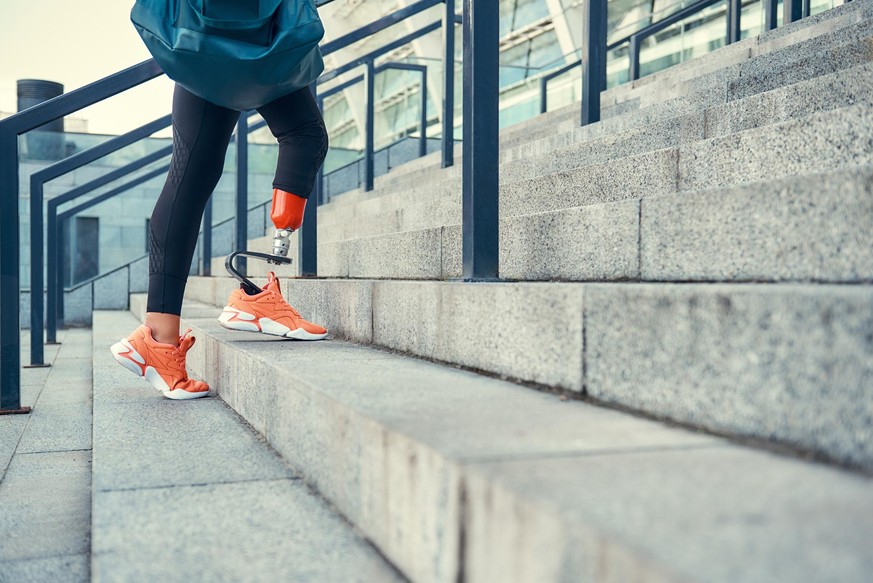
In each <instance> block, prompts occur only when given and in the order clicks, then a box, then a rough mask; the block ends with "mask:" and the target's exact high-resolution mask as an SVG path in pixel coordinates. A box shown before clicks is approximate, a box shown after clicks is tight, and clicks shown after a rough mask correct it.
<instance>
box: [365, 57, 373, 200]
mask: <svg viewBox="0 0 873 583" xmlns="http://www.w3.org/2000/svg"><path fill="white" fill-rule="evenodd" d="M365 76H366V80H365V81H364V82H365V83H366V88H367V89H366V91H367V96H366V99H365V101H366V104H367V112H366V123H365V129H364V132H365V136H364V190H365V191H366V192H370V191H371V190H373V186H374V182H375V178H374V174H375V171H376V162H375V154H374V150H375V149H376V136H375V134H376V69H375V66H374V64H373V60H372V59H370V60H369V61H367V72H366V74H365Z"/></svg>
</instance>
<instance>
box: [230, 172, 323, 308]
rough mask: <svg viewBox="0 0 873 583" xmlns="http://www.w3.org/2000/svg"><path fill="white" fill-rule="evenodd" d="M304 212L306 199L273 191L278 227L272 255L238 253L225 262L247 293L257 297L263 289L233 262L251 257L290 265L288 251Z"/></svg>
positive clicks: (273, 210)
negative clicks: (292, 235) (292, 236)
mask: <svg viewBox="0 0 873 583" xmlns="http://www.w3.org/2000/svg"><path fill="white" fill-rule="evenodd" d="M304 210H306V199H305V198H302V197H300V196H296V195H294V194H291V193H290V192H285V191H284V190H280V189H278V188H275V189H273V207H272V210H271V212H270V219H271V220H272V221H273V225H275V227H276V234H275V235H274V236H273V252H272V254H270V253H257V252H254V251H236V252H234V253H231V254H230V255H229V256H228V258H227V260H226V261H225V262H224V267H225V269H227V271H228V273H230V274H231V275H232V276H233V277H235V278H236V279H237V280H239V282H240V283H241V284H242V286H243V290H245V292H246V293H248V294H249V295H255V294H258V293H260V291H261V288H260V287H258V286H257V285H255V284H254V283H252V281H251V280H249V279H248V278H247V277H246V276H245V275H244V274H242V273H240V272H239V271H237V270H236V268H235V267H234V266H233V260H234V259H235V258H237V257H249V258H252V259H260V260H263V261H266V262H267V263H269V264H271V265H290V264H291V259H289V258H288V249H289V247H290V240H291V234H292V233H293V232H294V231H296V230H297V229H299V228H300V226H301V225H302V224H303V211H304Z"/></svg>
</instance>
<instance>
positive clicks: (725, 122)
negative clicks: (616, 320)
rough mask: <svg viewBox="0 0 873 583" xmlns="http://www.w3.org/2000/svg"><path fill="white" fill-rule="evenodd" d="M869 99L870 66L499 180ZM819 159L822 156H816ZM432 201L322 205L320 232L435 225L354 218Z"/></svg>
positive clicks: (541, 161)
mask: <svg viewBox="0 0 873 583" xmlns="http://www.w3.org/2000/svg"><path fill="white" fill-rule="evenodd" d="M871 95H873V65H869V64H868V65H863V66H861V67H859V68H857V69H855V70H853V72H852V74H851V75H848V76H846V75H839V74H833V75H829V76H826V77H823V78H820V79H815V80H813V81H809V82H805V83H801V84H798V85H795V86H791V87H787V88H784V89H782V90H779V91H775V92H771V93H767V94H763V95H759V96H754V97H750V98H746V99H744V100H742V101H739V102H732V103H729V104H726V105H723V106H721V107H718V108H715V109H711V110H709V111H707V112H706V114H705V115H704V114H698V115H689V116H682V117H678V118H672V119H668V120H665V121H661V122H654V123H653V124H651V125H648V126H646V127H644V128H640V129H637V130H631V131H629V132H627V133H624V134H621V135H617V136H613V137H609V138H605V139H601V140H598V141H597V142H595V143H593V144H587V145H585V146H584V147H580V146H570V147H569V148H564V149H560V150H557V151H554V152H550V153H549V154H548V155H546V156H541V157H539V158H531V159H522V160H518V161H517V162H515V163H513V164H507V165H505V166H504V168H503V169H502V175H501V180H502V181H503V182H504V183H508V182H513V181H518V180H520V179H522V178H523V177H524V176H525V175H532V174H535V175H544V174H548V173H550V172H559V171H566V170H569V169H572V168H577V167H581V166H585V165H588V164H593V163H597V162H604V161H608V160H609V159H615V158H618V157H621V156H626V155H632V154H636V153H641V152H645V151H650V150H652V149H656V148H659V147H660V148H665V147H671V146H674V145H680V144H688V143H689V142H694V141H699V140H700V139H702V138H703V137H706V138H713V137H723V136H727V135H731V134H734V133H738V132H741V131H745V130H748V129H754V128H759V127H762V126H766V125H771V124H775V123H779V122H783V121H788V120H799V119H801V118H803V117H805V116H807V115H811V114H814V113H820V112H825V111H830V110H835V109H838V108H840V107H848V106H851V105H856V104H861V103H865V104H867V106H868V107H869V106H870V104H871V103H873V98H871ZM701 126H703V127H701ZM801 139H802V138H801ZM689 145H690V144H689ZM820 157H825V156H822V155H820ZM448 184H452V183H448ZM446 190H448V191H449V193H450V194H451V189H450V188H448V187H446V188H441V189H440V193H443V192H445V191H446ZM437 196H438V195H437ZM433 200H434V194H433V193H425V192H424V191H421V190H419V191H416V192H405V193H397V194H394V195H385V196H383V197H380V198H378V199H373V200H371V201H369V202H368V203H361V204H359V205H356V206H346V207H340V208H339V209H336V208H331V207H330V206H327V207H323V209H322V211H321V217H322V219H321V220H322V221H323V224H324V225H325V227H326V228H325V231H328V230H329V229H330V227H331V226H333V225H336V224H343V223H347V222H350V221H352V220H354V221H355V225H359V226H361V230H359V231H355V227H351V228H349V229H348V231H347V232H346V231H344V232H343V234H341V235H334V234H331V235H328V236H329V237H331V238H332V239H333V240H337V239H343V238H351V237H352V236H362V235H364V234H371V235H375V234H382V233H385V232H391V230H413V229H417V228H424V227H430V226H437V224H438V223H435V222H430V223H425V224H419V223H410V222H407V223H402V224H399V225H398V226H397V228H396V229H394V228H393V227H391V226H389V225H386V227H381V226H380V224H379V223H378V221H377V222H376V224H375V225H372V226H371V225H370V221H369V220H368V221H367V222H364V221H361V220H360V219H359V218H358V217H361V216H368V215H370V214H372V213H373V212H380V211H382V210H390V209H394V208H398V209H399V208H401V207H403V206H409V205H415V204H418V203H419V201H422V202H426V203H430V201H433ZM377 201H378V202H377ZM441 217H442V215H439V214H438V215H435V219H436V220H442V218H441ZM443 224H446V223H443ZM363 225H366V226H363ZM383 229H385V230H383Z"/></svg>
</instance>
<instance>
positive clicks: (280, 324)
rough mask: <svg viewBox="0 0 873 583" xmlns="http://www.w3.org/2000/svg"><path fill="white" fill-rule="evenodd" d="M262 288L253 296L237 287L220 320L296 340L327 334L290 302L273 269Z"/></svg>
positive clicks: (226, 324)
mask: <svg viewBox="0 0 873 583" xmlns="http://www.w3.org/2000/svg"><path fill="white" fill-rule="evenodd" d="M262 289H263V291H262V292H261V293H259V294H257V295H253V296H250V295H248V294H247V293H246V292H244V291H243V290H241V289H237V290H234V291H233V293H231V294H230V299H228V300H227V306H226V307H225V308H224V311H222V312H221V316H220V317H219V318H218V321H219V323H220V324H221V325H222V326H224V327H225V328H227V329H228V330H242V331H245V332H263V333H264V334H271V335H273V336H282V337H284V338H294V339H297V340H321V339H323V338H324V337H325V336H327V330H325V329H324V328H322V327H321V326H319V325H317V324H313V323H311V322H307V321H306V320H304V319H303V317H302V316H301V315H300V313H299V312H298V311H297V310H295V309H294V308H292V307H291V306H289V305H288V303H287V302H286V301H285V299H284V298H283V297H282V290H281V288H280V287H279V280H278V279H276V274H275V273H273V272H272V271H271V272H270V273H269V275H268V281H267V285H265V286H264V287H263V288H262Z"/></svg>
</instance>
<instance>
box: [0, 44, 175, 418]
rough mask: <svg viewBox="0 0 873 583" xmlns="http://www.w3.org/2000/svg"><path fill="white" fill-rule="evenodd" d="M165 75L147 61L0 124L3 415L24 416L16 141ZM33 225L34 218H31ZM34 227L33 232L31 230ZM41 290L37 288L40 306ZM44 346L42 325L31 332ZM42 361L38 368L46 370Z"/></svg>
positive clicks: (0, 370)
mask: <svg viewBox="0 0 873 583" xmlns="http://www.w3.org/2000/svg"><path fill="white" fill-rule="evenodd" d="M162 74H163V71H161V69H160V67H158V65H157V63H155V62H154V61H146V62H144V63H140V64H139V65H135V66H133V67H131V68H129V69H125V70H124V71H121V72H119V73H116V74H114V75H111V76H110V77H107V78H105V79H101V80H100V81H97V82H95V83H92V84H90V85H86V86H85V87H82V88H81V89H77V90H75V91H71V92H70V93H67V94H66V95H62V96H60V97H56V98H54V99H51V100H49V101H46V102H45V103H41V104H39V105H36V106H34V107H31V108H29V109H27V110H25V111H22V112H20V113H18V114H15V115H13V116H10V117H8V118H6V119H4V120H2V121H0V411H20V410H21V409H22V407H21V400H20V390H21V354H20V344H21V339H20V326H21V319H20V314H19V311H18V306H19V296H20V293H21V286H20V260H19V252H20V240H19V237H20V229H19V225H18V220H19V219H18V210H19V209H18V207H19V198H18V188H19V180H18V161H19V156H18V136H20V135H22V134H25V133H27V132H29V131H31V130H34V129H36V128H38V127H40V126H42V125H45V124H46V123H48V122H50V121H53V120H56V119H59V118H62V117H64V116H67V115H70V114H72V113H74V112H76V111H79V110H80V109H83V108H85V107H88V106H90V105H94V104H95V103H99V102H101V101H103V100H105V99H108V98H109V97H112V96H114V95H117V94H119V93H121V92H123V91H126V90H128V89H131V88H133V87H136V86H138V85H141V84H142V83H145V82H146V81H149V80H151V79H154V78H156V77H159V76H160V75H162ZM42 212H43V211H42V208H40V209H39V212H38V213H36V214H37V215H38V217H39V218H38V219H36V220H37V228H38V230H39V231H40V232H41V231H42V228H43V225H42ZM31 219H32V220H33V219H34V217H31ZM32 228H33V227H32ZM31 270H32V271H42V262H41V261H40V263H38V264H36V265H31ZM42 290H43V288H42V286H40V287H38V288H36V289H33V290H32V293H31V294H30V295H31V300H33V299H34V298H36V304H37V306H38V307H40V308H41V307H42V306H41V304H42ZM31 334H32V335H36V336H37V337H39V341H40V345H41V342H42V322H40V327H39V328H37V329H34V330H31ZM42 360H43V358H38V359H36V362H35V363H34V365H36V366H45V365H44V363H43V362H42Z"/></svg>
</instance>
